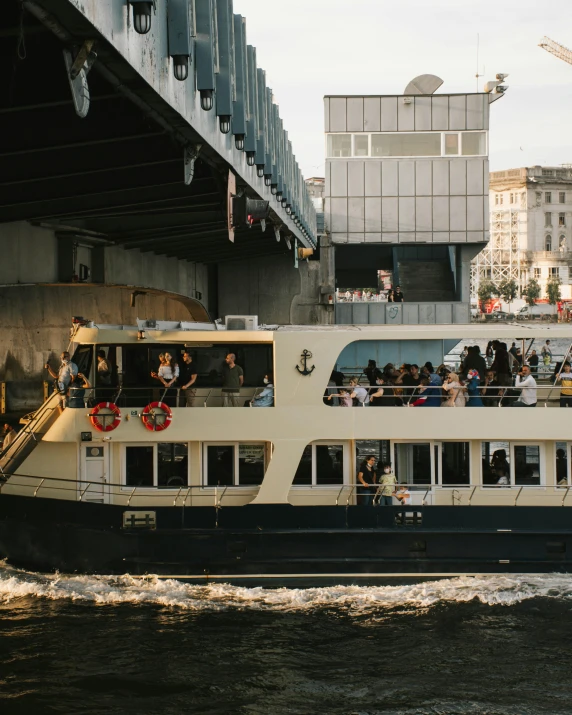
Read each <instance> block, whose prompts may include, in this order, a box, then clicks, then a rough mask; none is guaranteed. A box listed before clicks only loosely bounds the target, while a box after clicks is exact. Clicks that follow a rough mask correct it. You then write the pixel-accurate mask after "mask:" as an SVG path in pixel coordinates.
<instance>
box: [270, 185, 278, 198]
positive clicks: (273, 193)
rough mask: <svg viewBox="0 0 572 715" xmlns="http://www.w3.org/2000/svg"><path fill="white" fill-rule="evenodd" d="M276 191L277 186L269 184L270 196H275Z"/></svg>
mask: <svg viewBox="0 0 572 715" xmlns="http://www.w3.org/2000/svg"><path fill="white" fill-rule="evenodd" d="M277 191H278V184H270V192H271V193H272V196H276V192H277Z"/></svg>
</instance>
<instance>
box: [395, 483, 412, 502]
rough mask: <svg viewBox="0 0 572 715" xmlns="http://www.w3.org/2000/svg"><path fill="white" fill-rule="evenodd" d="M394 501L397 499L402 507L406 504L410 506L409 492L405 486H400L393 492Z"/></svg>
mask: <svg viewBox="0 0 572 715" xmlns="http://www.w3.org/2000/svg"><path fill="white" fill-rule="evenodd" d="M394 496H395V498H396V499H399V503H400V504H401V505H402V506H405V505H406V504H411V492H410V491H409V489H408V488H407V484H400V485H399V487H398V489H397V491H396V492H394Z"/></svg>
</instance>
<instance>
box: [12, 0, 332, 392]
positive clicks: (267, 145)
mask: <svg viewBox="0 0 572 715" xmlns="http://www.w3.org/2000/svg"><path fill="white" fill-rule="evenodd" d="M2 11H3V23H2V24H3V29H2V31H1V32H0V58H1V63H2V66H3V68H4V72H3V73H2V74H3V77H4V80H3V91H2V92H1V93H0V117H1V121H2V128H3V131H2V135H1V136H0V174H1V177H2V178H1V180H0V182H1V192H0V250H1V251H2V255H3V257H4V260H3V261H2V265H0V325H1V326H2V328H3V332H4V337H5V341H4V346H3V348H2V349H1V350H0V380H2V379H4V380H13V381H16V382H18V381H27V380H29V379H30V378H31V377H33V378H34V379H36V380H39V379H40V376H41V371H42V367H41V366H42V365H43V363H44V362H45V359H46V357H47V356H48V355H50V354H53V353H54V352H58V351H59V350H60V349H61V348H62V347H64V346H62V344H61V342H62V328H63V327H64V326H65V328H66V331H67V323H68V321H69V316H70V315H71V314H77V313H81V312H86V313H88V316H87V317H90V318H97V319H99V320H106V321H109V322H112V321H113V322H120V323H121V322H123V323H129V322H131V323H132V322H133V321H134V319H135V317H137V316H139V317H149V316H150V315H151V314H152V313H153V312H160V313H161V314H160V315H159V316H158V317H162V318H165V319H188V316H189V311H188V301H187V303H185V301H181V300H171V298H172V297H173V295H174V296H175V297H178V298H180V297H183V298H187V299H192V300H195V301H198V302H199V303H201V305H202V306H203V307H204V308H205V309H206V310H207V311H208V312H209V313H210V316H211V317H212V318H216V317H219V316H224V315H225V314H228V313H236V312H255V313H256V312H258V313H262V314H263V313H264V307H265V306H266V305H272V306H273V308H274V312H273V315H274V319H275V320H280V319H284V318H286V317H287V320H286V321H285V322H289V320H290V318H291V317H292V316H293V315H294V318H296V317H297V313H296V310H297V307H296V306H297V305H298V306H301V305H302V304H304V305H310V306H313V305H314V306H315V307H311V309H310V312H311V311H314V312H315V311H320V310H323V311H324V312H326V308H327V307H326V306H325V305H321V306H320V303H321V302H322V303H323V297H320V295H319V277H318V273H317V271H316V266H312V265H310V264H308V263H306V262H304V264H301V265H300V266H298V262H297V258H298V249H300V248H305V249H310V250H312V249H315V248H316V247H317V231H316V214H315V211H314V207H313V204H312V201H311V198H310V197H309V195H308V192H307V190H306V186H305V183H304V180H303V177H302V174H301V171H300V168H299V166H298V163H297V161H296V157H295V154H294V151H293V147H292V143H291V140H290V139H289V136H288V132H287V131H286V129H285V128H284V125H283V121H282V119H281V117H280V112H279V107H278V105H277V103H276V101H275V100H274V97H273V93H272V89H271V88H270V86H269V82H268V81H267V78H266V74H265V72H264V70H263V69H261V68H260V67H258V65H257V59H256V49H255V48H254V47H253V46H252V45H249V44H248V42H247V35H246V20H245V18H244V17H242V16H241V15H238V14H235V13H234V12H233V5H232V0H154V1H153V2H147V1H142V0H127V1H126V0H23V1H21V0H6V2H5V3H3V8H2ZM232 196H242V197H244V198H250V199H255V200H263V201H266V202H268V209H267V210H266V211H265V214H266V218H265V219H264V220H262V221H258V222H255V225H253V226H251V225H247V223H248V224H250V221H241V222H240V223H239V224H237V221H236V220H233V218H232V216H231V215H230V214H231V212H229V205H231V204H232V200H231V199H232ZM233 224H235V225H233ZM316 265H317V264H316ZM253 286H256V289H255V290H254V291H253ZM259 286H260V289H259ZM138 296H139V297H138ZM296 296H298V298H296ZM300 296H302V297H303V300H302V299H301V298H300ZM300 310H306V313H304V315H302V318H301V319H304V318H305V317H306V318H307V317H308V310H307V309H302V308H300ZM292 311H294V313H293V312H292ZM144 313H147V316H144V315H143V314H144ZM263 317H264V316H263ZM298 319H300V318H298ZM311 319H312V318H311ZM313 320H315V322H320V320H321V318H320V317H316V316H315V315H314V317H313ZM21 328H25V331H26V338H25V339H22V334H21V332H20V331H21ZM34 331H35V332H34ZM32 334H33V335H34V337H32ZM15 401H16V402H17V401H18V400H17V399H16V398H15Z"/></svg>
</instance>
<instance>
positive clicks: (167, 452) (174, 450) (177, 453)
mask: <svg viewBox="0 0 572 715" xmlns="http://www.w3.org/2000/svg"><path fill="white" fill-rule="evenodd" d="M188 483H189V455H188V445H187V444H175V443H174V442H160V443H159V444H158V445H157V486H158V487H167V488H170V489H176V488H177V487H184V486H187V484H188Z"/></svg>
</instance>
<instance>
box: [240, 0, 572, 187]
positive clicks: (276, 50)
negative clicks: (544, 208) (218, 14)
mask: <svg viewBox="0 0 572 715" xmlns="http://www.w3.org/2000/svg"><path fill="white" fill-rule="evenodd" d="M234 12H235V13H240V14H242V15H244V16H245V17H246V32H247V41H248V43H249V44H251V45H254V46H255V47H256V49H257V62H258V66H259V67H261V68H262V69H264V70H266V79H267V85H268V86H269V87H271V88H272V90H273V92H274V96H275V101H277V102H278V104H279V106H280V116H281V117H282V118H283V119H284V127H285V129H286V130H287V131H288V134H289V138H290V139H291V140H292V143H293V147H294V153H295V154H296V158H297V160H298V164H299V165H300V167H301V169H302V172H303V174H304V176H305V177H306V178H309V177H310V176H323V173H324V135H323V127H324V121H323V96H324V95H326V94H342V95H343V94H357V95H360V94H402V93H403V91H404V89H405V86H406V85H407V84H408V82H409V81H410V80H411V79H413V78H414V77H416V76H417V75H420V74H436V75H438V76H439V77H441V78H442V79H443V80H444V84H443V85H442V86H441V88H440V89H439V90H438V92H437V93H438V94H439V93H447V92H453V93H454V92H474V91H476V90H477V79H476V78H475V75H476V73H477V36H478V37H479V61H478V72H479V74H484V75H485V76H484V77H479V79H478V89H479V91H482V89H483V86H484V84H485V82H486V81H488V80H493V79H494V78H495V75H496V74H497V73H498V72H503V73H506V74H508V75H509V77H508V78H507V80H506V83H507V84H508V85H509V89H508V91H507V92H506V94H505V96H504V97H501V98H500V99H499V100H498V101H496V102H495V103H494V104H493V105H492V106H491V122H490V126H491V129H490V168H491V171H500V170H502V169H509V168H516V167H519V166H534V165H536V164H540V165H555V166H557V165H560V164H568V163H570V164H572V131H571V126H572V123H571V118H572V65H570V64H567V63H565V62H563V61H562V60H560V59H557V58H556V57H554V56H553V55H551V54H549V53H548V52H546V51H545V50H543V49H541V48H540V47H538V43H539V41H540V39H541V37H542V36H543V35H548V36H549V37H550V38H552V39H553V40H556V41H557V42H559V43H560V44H562V45H565V46H567V47H570V48H572V0H544V2H541V0H494V1H493V0H234Z"/></svg>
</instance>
